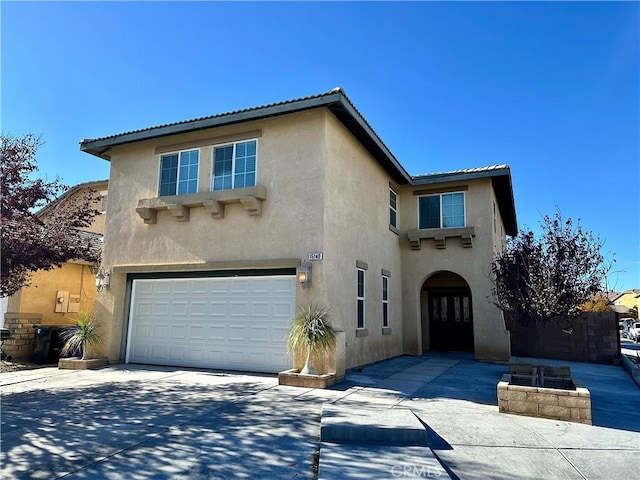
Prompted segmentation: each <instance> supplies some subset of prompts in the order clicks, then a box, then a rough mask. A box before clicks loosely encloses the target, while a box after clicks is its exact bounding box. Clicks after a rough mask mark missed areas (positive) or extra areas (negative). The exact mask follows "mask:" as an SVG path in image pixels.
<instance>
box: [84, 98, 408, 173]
mask: <svg viewBox="0 0 640 480" xmlns="http://www.w3.org/2000/svg"><path fill="white" fill-rule="evenodd" d="M319 107H326V108H328V109H329V110H331V112H332V113H333V114H334V115H335V116H336V118H338V120H340V121H341V122H342V124H343V125H344V126H345V127H346V128H347V129H348V130H349V131H351V133H352V134H353V135H354V136H355V137H356V138H357V139H358V140H359V141H360V142H361V143H362V145H363V146H364V147H365V148H366V149H367V150H369V152H370V153H371V154H372V155H373V157H374V158H376V159H377V160H378V161H379V162H380V163H381V164H382V165H383V166H384V167H385V168H386V169H387V170H388V171H389V172H390V173H391V174H392V176H393V177H394V179H395V180H396V181H398V182H400V183H403V184H406V183H409V182H410V179H411V177H410V175H409V174H408V173H407V171H406V170H405V169H404V167H403V166H402V165H401V164H400V162H398V160H397V159H396V158H395V156H394V155H393V154H392V153H391V151H390V150H389V148H388V147H387V146H386V145H385V143H384V142H383V141H382V139H381V138H380V136H379V135H378V134H377V133H376V132H375V130H374V129H373V128H372V127H371V125H370V124H369V122H367V120H366V119H365V118H364V117H363V116H362V114H361V113H360V111H359V110H358V109H357V108H356V107H355V105H354V104H353V102H351V100H350V99H349V97H347V95H346V93H345V92H344V90H343V89H342V88H341V87H336V88H333V89H331V90H329V91H328V92H325V93H320V94H316V95H309V96H306V97H301V98H294V99H290V100H285V101H282V102H276V103H270V104H266V105H260V106H256V107H250V108H244V109H241V110H233V111H230V112H225V113H218V114H215V115H210V116H206V117H199V118H194V119H191V120H184V121H180V122H174V123H166V124H163V125H158V126H155V127H149V128H143V129H140V130H131V131H128V132H124V133H119V134H115V135H109V136H106V137H100V138H94V139H84V140H82V141H80V150H82V151H84V152H87V153H90V154H92V155H95V156H97V157H100V158H104V159H105V160H110V156H109V155H110V153H109V151H110V149H111V147H113V146H116V145H123V144H127V143H133V142H139V141H144V140H149V139H153V138H159V137H164V136H169V135H177V134H180V133H186V132H192V131H197V130H204V129H208V128H214V127H220V126H223V125H232V124H235V123H240V122H246V121H251V120H259V119H264V118H269V117H274V116H278V115H285V114H288V113H295V112H301V111H305V110H310V109H313V108H319Z"/></svg>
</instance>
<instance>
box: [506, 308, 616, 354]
mask: <svg viewBox="0 0 640 480" xmlns="http://www.w3.org/2000/svg"><path fill="white" fill-rule="evenodd" d="M507 315H508V314H506V313H505V319H506V321H507V325H508V329H509V331H510V332H511V355H513V356H516V357H536V358H552V359H556V360H568V361H573V362H589V363H608V364H610V363H611V362H612V358H613V357H614V356H620V336H619V333H618V318H617V315H616V313H615V312H588V313H585V314H583V315H582V316H580V317H578V318H577V319H575V321H573V323H572V324H570V323H569V322H568V320H566V319H561V318H559V319H553V320H551V321H549V322H548V323H544V324H543V323H536V324H530V325H522V324H520V323H518V322H515V321H511V320H510V319H509V318H508V316H507ZM563 330H564V331H563ZM568 331H571V333H567V332H568Z"/></svg>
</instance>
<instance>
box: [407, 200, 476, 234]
mask: <svg viewBox="0 0 640 480" xmlns="http://www.w3.org/2000/svg"><path fill="white" fill-rule="evenodd" d="M464 226H465V205H464V192H455V193H441V194H438V195H425V196H422V197H419V198H418V228H419V229H421V230H422V229H425V228H454V227H464Z"/></svg>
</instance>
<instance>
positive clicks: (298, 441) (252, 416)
mask: <svg viewBox="0 0 640 480" xmlns="http://www.w3.org/2000/svg"><path fill="white" fill-rule="evenodd" d="M544 362H545V363H551V364H569V365H570V366H571V370H572V374H573V375H574V376H575V377H576V378H578V379H580V380H582V382H583V383H584V384H585V385H586V387H587V388H589V390H590V391H591V399H592V417H593V426H588V425H581V424H573V423H568V422H560V421H553V420H545V419H536V418H528V417H521V416H513V415H506V414H500V413H498V407H497V400H496V385H497V382H498V380H499V379H500V378H501V376H502V374H503V373H505V372H506V370H507V368H506V366H504V365H496V364H488V363H479V362H475V361H473V359H472V358H471V357H470V356H467V355H456V354H427V355H425V356H423V357H419V358H416V357H398V358H395V359H392V360H388V361H384V362H380V363H377V364H374V365H371V366H368V367H365V368H364V369H362V371H360V372H351V373H349V374H348V375H347V376H346V378H345V381H344V382H342V383H341V384H339V385H336V386H335V387H334V388H332V389H329V390H313V389H304V388H295V387H283V386H278V385H277V379H276V378H274V377H273V376H267V375H243V374H233V373H228V372H215V371H199V370H181V369H173V368H164V367H142V366H133V365H126V366H124V365H120V366H110V367H107V368H104V369H101V370H96V371H67V370H64V371H61V370H57V369H55V368H44V369H39V370H31V371H22V372H11V373H2V374H0V385H1V386H2V410H1V416H2V432H1V433H2V438H1V440H2V452H1V455H0V461H1V462H2V464H1V466H0V476H1V477H2V478H3V479H26V478H65V479H94V478H100V479H114V480H125V479H141V480H146V479H151V478H154V479H164V478H166V479H205V478H206V479H218V478H219V479H227V478H265V479H267V478H309V479H312V478H315V477H316V475H317V476H318V477H319V478H322V479H343V478H344V479H347V478H368V479H369V480H371V479H378V478H380V479H386V478H447V476H448V477H450V478H460V479H467V478H472V479H473V478H478V479H480V478H482V479H487V478H489V479H493V478H495V479H498V478H504V479H556V478H569V479H571V478H576V479H585V478H586V479H616V480H625V479H635V478H637V476H638V469H637V468H638V467H637V465H638V459H639V458H640V457H639V455H640V412H639V411H638V409H637V406H638V405H640V388H638V387H637V386H636V384H635V383H634V382H633V381H632V380H631V378H630V377H629V375H628V374H627V373H626V372H625V371H624V370H623V369H622V367H614V366H606V365H590V364H578V363H567V362H553V361H544ZM323 407H324V408H327V409H328V410H327V411H330V410H331V411H333V414H332V415H333V418H334V419H336V418H337V419H338V420H337V421H338V422H346V423H347V424H349V423H352V424H353V426H356V427H357V425H359V424H360V425H362V424H363V423H364V424H366V425H371V424H372V423H374V424H375V423H376V422H378V423H380V424H384V423H385V422H388V418H389V417H390V416H391V417H393V415H395V413H396V412H394V410H397V411H399V412H400V413H401V414H402V415H403V417H402V419H401V421H399V423H398V424H397V425H396V427H397V426H400V427H402V428H404V427H405V426H406V427H407V428H409V429H411V430H415V423H412V421H411V418H410V417H408V416H406V413H407V411H411V412H412V414H413V415H414V416H415V417H416V419H417V421H418V422H420V424H421V425H423V426H424V428H425V431H426V445H389V444H376V443H366V444H363V443H362V442H357V443H356V444H354V443H349V442H340V441H337V442H336V441H332V442H324V443H322V444H320V426H321V412H322V409H323ZM364 409H366V412H368V413H365V412H364ZM407 409H408V410H407ZM378 411H380V412H383V411H384V413H381V414H380V416H379V417H378V415H377V413H376V412H378ZM345 412H346V413H345ZM349 412H353V415H352V417H351V418H350V417H349ZM345 415H346V417H345ZM325 418H328V417H325ZM385 418H386V419H385ZM349 435H350V434H349ZM411 438H414V437H411ZM416 438H417V437H416ZM414 440H415V438H414ZM411 443H419V442H414V441H412V442H411ZM319 447H321V448H320V452H319V458H320V460H319V473H316V472H314V469H315V468H317V461H316V459H317V457H318V448H319Z"/></svg>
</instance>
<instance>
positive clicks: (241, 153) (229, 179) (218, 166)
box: [212, 140, 258, 190]
mask: <svg viewBox="0 0 640 480" xmlns="http://www.w3.org/2000/svg"><path fill="white" fill-rule="evenodd" d="M257 146H258V141H257V140H248V141H243V142H235V143H231V144H229V145H223V146H219V147H215V148H214V149H213V187H212V188H213V190H227V189H230V188H244V187H254V186H255V185H256V160H257Z"/></svg>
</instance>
